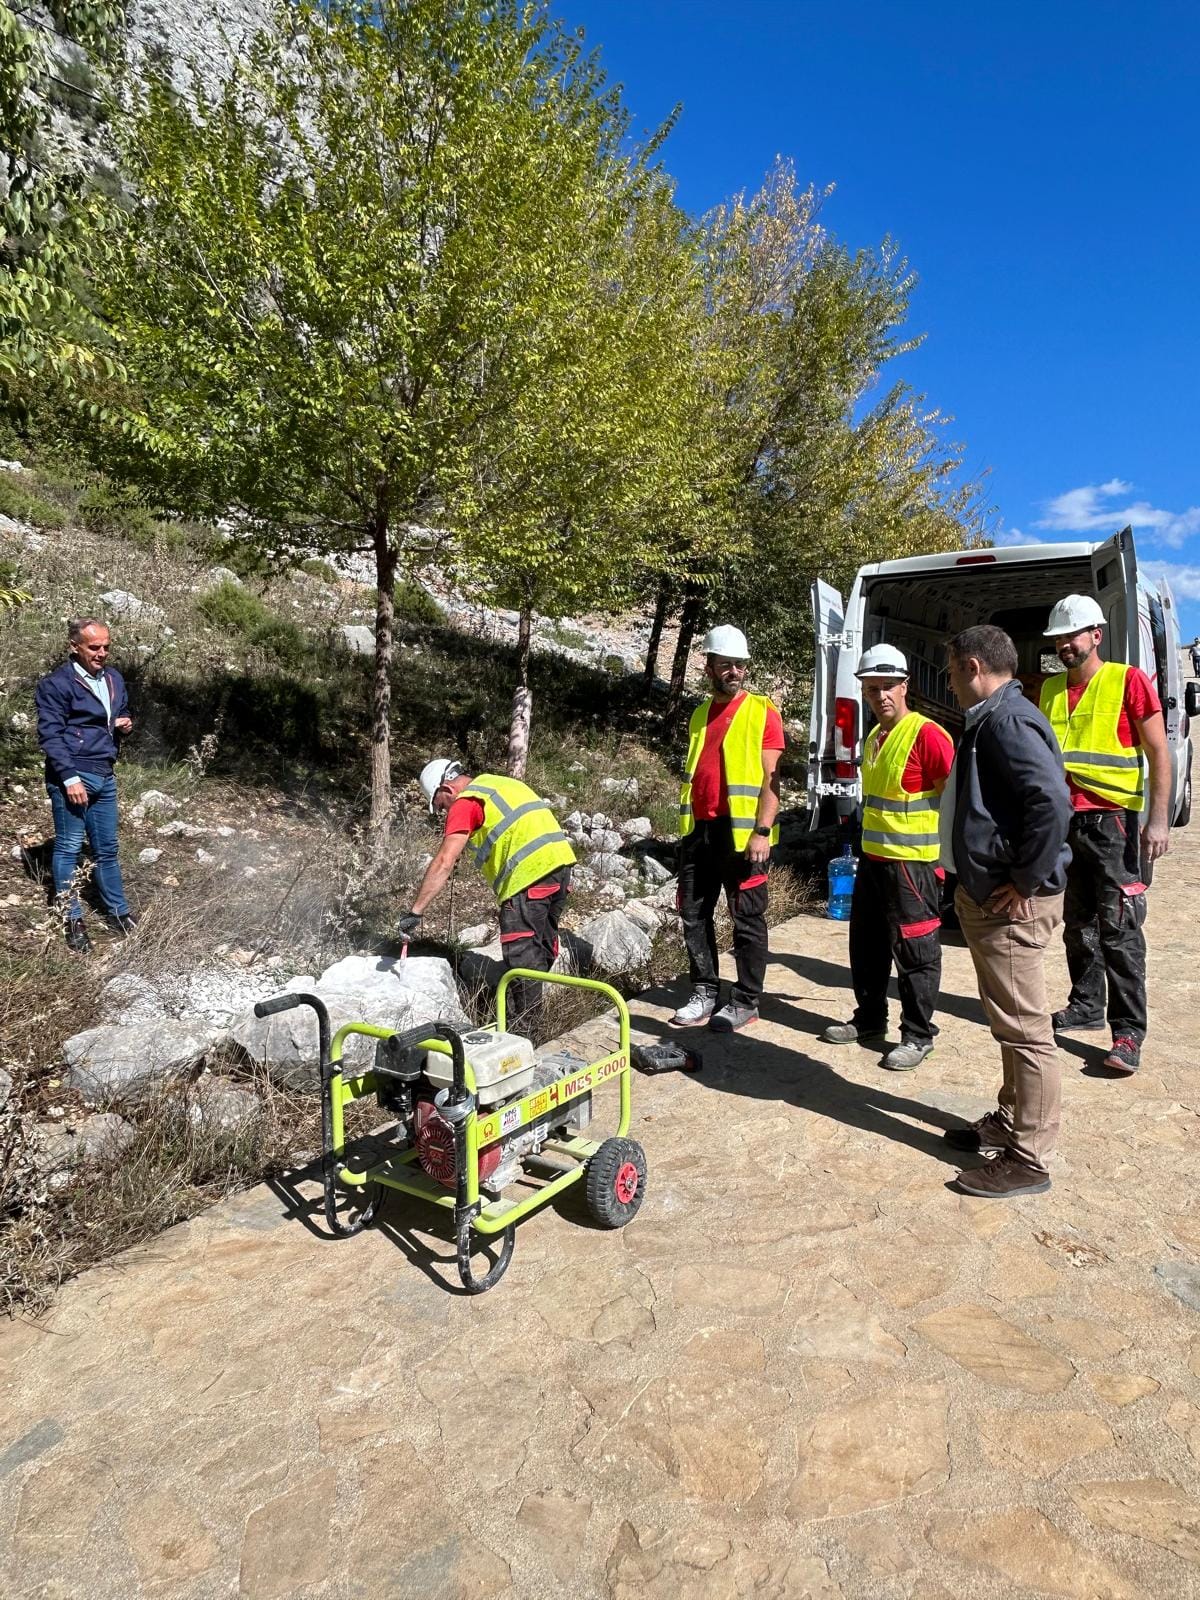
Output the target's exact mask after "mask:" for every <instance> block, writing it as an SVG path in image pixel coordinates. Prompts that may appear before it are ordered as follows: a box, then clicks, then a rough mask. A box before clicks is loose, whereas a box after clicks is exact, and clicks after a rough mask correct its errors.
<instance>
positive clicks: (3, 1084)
mask: <svg viewBox="0 0 1200 1600" xmlns="http://www.w3.org/2000/svg"><path fill="white" fill-rule="evenodd" d="M11 1094H12V1074H11V1073H9V1072H5V1070H4V1068H3V1067H0V1111H3V1110H4V1108H5V1106H6V1105H7V1104H8V1097H9V1095H11Z"/></svg>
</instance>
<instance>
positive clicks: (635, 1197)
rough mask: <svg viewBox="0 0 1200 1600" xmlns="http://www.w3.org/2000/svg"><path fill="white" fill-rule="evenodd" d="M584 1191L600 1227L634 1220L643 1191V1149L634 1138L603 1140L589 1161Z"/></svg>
mask: <svg viewBox="0 0 1200 1600" xmlns="http://www.w3.org/2000/svg"><path fill="white" fill-rule="evenodd" d="M586 1193H587V1208H588V1210H589V1211H590V1212H591V1214H592V1216H593V1217H594V1218H595V1220H596V1221H597V1222H598V1223H599V1224H600V1226H601V1227H602V1228H623V1227H624V1226H625V1224H626V1223H627V1222H632V1221H633V1219H634V1217H636V1216H637V1214H638V1211H639V1210H640V1208H641V1204H642V1199H643V1197H644V1195H645V1193H646V1152H645V1151H644V1150H643V1149H642V1147H641V1145H640V1144H638V1142H637V1140H636V1139H605V1141H604V1143H603V1144H602V1145H601V1146H600V1148H599V1150H597V1151H596V1154H595V1155H594V1156H593V1157H592V1158H591V1160H590V1161H589V1162H588V1167H587V1179H586Z"/></svg>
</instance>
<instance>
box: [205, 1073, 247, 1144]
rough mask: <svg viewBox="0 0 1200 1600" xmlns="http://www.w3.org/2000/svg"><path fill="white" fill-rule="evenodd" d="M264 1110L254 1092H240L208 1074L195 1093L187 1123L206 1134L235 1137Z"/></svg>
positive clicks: (234, 1086) (245, 1090) (224, 1081)
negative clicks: (231, 1134)
mask: <svg viewBox="0 0 1200 1600" xmlns="http://www.w3.org/2000/svg"><path fill="white" fill-rule="evenodd" d="M261 1110H262V1104H261V1102H260V1101H259V1098H258V1096H257V1095H256V1094H255V1093H254V1091H253V1090H252V1089H239V1088H238V1087H237V1086H236V1085H235V1084H232V1083H229V1082H227V1081H226V1080H225V1079H224V1078H218V1077H216V1076H214V1075H213V1074H212V1073H211V1072H206V1073H204V1074H203V1075H202V1076H201V1077H200V1078H198V1079H197V1081H196V1085H195V1088H194V1089H193V1091H192V1096H191V1098H190V1100H189V1102H188V1121H189V1122H191V1124H192V1126H193V1127H195V1128H200V1129H202V1130H203V1131H205V1132H207V1133H236V1132H237V1130H238V1129H239V1128H242V1127H245V1126H246V1124H247V1123H249V1122H253V1120H254V1118H255V1117H257V1116H258V1114H259V1112H260V1111H261Z"/></svg>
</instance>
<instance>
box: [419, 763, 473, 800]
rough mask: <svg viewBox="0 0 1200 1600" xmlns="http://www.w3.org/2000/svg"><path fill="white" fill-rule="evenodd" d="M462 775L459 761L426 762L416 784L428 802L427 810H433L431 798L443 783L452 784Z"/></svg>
mask: <svg viewBox="0 0 1200 1600" xmlns="http://www.w3.org/2000/svg"><path fill="white" fill-rule="evenodd" d="M461 775H462V762H461V761H445V760H438V761H427V762H426V763H425V765H424V766H423V767H422V768H421V776H420V777H419V778H418V779H417V782H418V783H419V784H420V785H421V792H422V793H423V794H424V796H425V798H426V800H428V801H429V809H430V811H432V810H433V797H434V795H435V794H436V793H437V792H438V790H439V789H440V788H441V787H442V785H443V784H444V783H452V782H453V781H454V779H455V778H458V777H461Z"/></svg>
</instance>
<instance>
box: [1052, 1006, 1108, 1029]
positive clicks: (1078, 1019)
mask: <svg viewBox="0 0 1200 1600" xmlns="http://www.w3.org/2000/svg"><path fill="white" fill-rule="evenodd" d="M1050 1025H1051V1027H1052V1028H1053V1029H1054V1031H1055V1033H1098V1032H1099V1031H1100V1029H1101V1028H1103V1026H1104V1018H1103V1017H1102V1016H1100V1015H1096V1016H1089V1015H1088V1014H1087V1012H1086V1011H1080V1010H1079V1008H1078V1007H1077V1006H1064V1007H1063V1009H1062V1010H1061V1011H1056V1012H1055V1013H1054V1015H1053V1016H1052V1017H1051V1018H1050Z"/></svg>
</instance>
